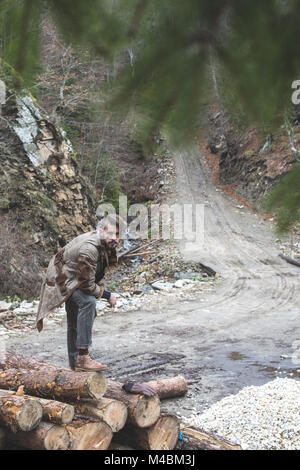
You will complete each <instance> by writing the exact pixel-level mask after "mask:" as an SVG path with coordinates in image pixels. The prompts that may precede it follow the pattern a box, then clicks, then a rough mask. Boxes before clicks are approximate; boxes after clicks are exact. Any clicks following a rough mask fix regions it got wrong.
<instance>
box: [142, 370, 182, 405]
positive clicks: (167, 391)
mask: <svg viewBox="0 0 300 470" xmlns="http://www.w3.org/2000/svg"><path fill="white" fill-rule="evenodd" d="M146 384H147V385H150V387H152V388H154V390H155V392H156V393H157V395H158V396H159V398H160V399H161V400H163V399H165V398H174V397H180V396H181V395H184V394H185V393H186V392H187V389H188V384H187V381H186V380H185V378H184V377H183V376H182V375H176V376H175V377H170V378H166V379H159V380H150V382H146Z"/></svg>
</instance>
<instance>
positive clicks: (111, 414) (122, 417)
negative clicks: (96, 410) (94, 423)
mask: <svg viewBox="0 0 300 470" xmlns="http://www.w3.org/2000/svg"><path fill="white" fill-rule="evenodd" d="M127 416H128V411H127V406H126V405H125V404H124V403H122V402H120V401H116V400H110V403H109V404H108V405H107V406H106V407H105V411H104V414H103V420H104V421H105V422H106V423H107V424H108V425H109V426H110V427H111V429H112V431H113V432H118V431H120V429H122V428H123V427H124V426H125V423H126V421H127Z"/></svg>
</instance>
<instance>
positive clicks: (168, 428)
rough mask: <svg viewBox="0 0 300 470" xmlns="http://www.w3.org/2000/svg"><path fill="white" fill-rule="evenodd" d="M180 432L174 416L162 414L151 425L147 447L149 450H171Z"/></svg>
mask: <svg viewBox="0 0 300 470" xmlns="http://www.w3.org/2000/svg"><path fill="white" fill-rule="evenodd" d="M179 432H180V425H179V421H178V419H177V418H176V416H172V415H169V416H163V417H161V418H159V419H158V421H157V422H156V423H155V424H154V425H153V426H152V427H151V432H149V433H148V436H149V448H150V449H151V450H172V449H174V448H175V446H176V444H177V440H178V436H179Z"/></svg>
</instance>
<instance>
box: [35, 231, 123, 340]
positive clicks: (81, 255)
mask: <svg viewBox="0 0 300 470" xmlns="http://www.w3.org/2000/svg"><path fill="white" fill-rule="evenodd" d="M115 262H117V254H116V251H115V250H110V249H109V248H108V247H107V246H106V244H105V242H104V241H103V240H102V239H101V238H100V233H99V231H97V230H95V231H93V232H88V233H84V234H83V235H79V236H78V237H76V238H74V239H73V240H72V241H71V242H70V243H68V244H67V245H66V246H65V247H63V248H62V249H61V250H59V251H58V253H56V255H54V256H53V257H52V259H51V260H50V263H49V266H48V268H47V272H46V278H45V280H44V282H43V284H42V288H41V294H40V302H39V307H38V312H37V318H36V326H37V329H38V331H41V330H42V329H43V319H44V318H45V317H47V316H48V315H49V314H50V313H51V312H53V310H55V309H56V308H58V307H60V306H61V305H62V304H63V303H64V302H65V301H66V300H68V298H69V297H70V296H71V295H72V294H73V292H74V291H75V290H76V289H80V290H82V291H83V292H85V293H86V294H88V295H94V296H95V297H97V298H100V297H101V295H102V293H103V291H104V287H103V286H100V285H98V284H97V283H98V282H99V281H100V280H101V279H102V278H103V276H104V272H105V268H106V267H107V266H109V264H112V263H115Z"/></svg>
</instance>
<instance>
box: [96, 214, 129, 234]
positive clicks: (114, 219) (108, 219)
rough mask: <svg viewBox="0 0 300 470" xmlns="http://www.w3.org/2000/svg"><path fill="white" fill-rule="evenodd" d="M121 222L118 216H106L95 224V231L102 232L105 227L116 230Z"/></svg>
mask: <svg viewBox="0 0 300 470" xmlns="http://www.w3.org/2000/svg"><path fill="white" fill-rule="evenodd" d="M122 222H123V219H122V218H121V217H120V216H119V215H118V214H107V215H105V216H104V217H102V219H100V220H99V222H98V224H97V229H102V230H104V229H105V227H106V226H107V225H112V226H114V227H116V228H119V227H120V223H122Z"/></svg>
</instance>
